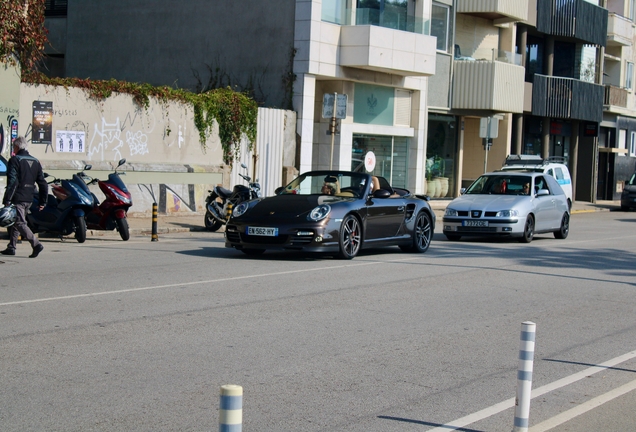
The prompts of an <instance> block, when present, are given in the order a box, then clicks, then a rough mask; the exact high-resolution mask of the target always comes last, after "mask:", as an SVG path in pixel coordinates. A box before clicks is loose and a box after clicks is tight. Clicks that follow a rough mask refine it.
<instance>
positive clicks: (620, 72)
mask: <svg viewBox="0 0 636 432" xmlns="http://www.w3.org/2000/svg"><path fill="white" fill-rule="evenodd" d="M607 10H608V12H609V16H608V23H607V46H606V47H605V53H604V58H603V60H604V62H603V83H604V84H605V99H604V101H603V121H602V122H601V127H600V132H599V142H598V151H599V153H598V175H597V188H596V198H597V199H599V200H617V199H620V195H621V192H622V187H623V184H624V181H625V180H626V179H628V178H629V177H630V176H631V175H632V173H633V172H634V170H636V94H635V93H634V89H635V86H634V63H635V62H636V50H635V44H636V40H635V39H634V38H635V37H636V32H634V26H635V22H636V21H635V19H636V1H635V0H608V1H607Z"/></svg>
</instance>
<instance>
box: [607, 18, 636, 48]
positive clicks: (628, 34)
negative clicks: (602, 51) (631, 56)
mask: <svg viewBox="0 0 636 432" xmlns="http://www.w3.org/2000/svg"><path fill="white" fill-rule="evenodd" d="M633 38H634V24H633V23H632V21H631V20H630V19H627V18H625V17H623V16H620V15H618V14H615V13H613V12H612V13H610V14H609V18H608V20H607V45H608V46H631V45H632V39H633Z"/></svg>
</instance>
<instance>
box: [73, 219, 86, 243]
mask: <svg viewBox="0 0 636 432" xmlns="http://www.w3.org/2000/svg"><path fill="white" fill-rule="evenodd" d="M75 240H77V242H78V243H84V242H85V241H86V220H85V219H84V216H77V217H76V218H75Z"/></svg>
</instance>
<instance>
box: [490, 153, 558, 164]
mask: <svg viewBox="0 0 636 432" xmlns="http://www.w3.org/2000/svg"><path fill="white" fill-rule="evenodd" d="M549 163H560V164H567V158H564V157H563V156H549V157H547V158H546V159H543V158H542V157H541V156H539V155H509V156H508V157H506V161H505V162H504V164H503V166H513V165H517V166H525V165H532V166H540V165H546V164H549Z"/></svg>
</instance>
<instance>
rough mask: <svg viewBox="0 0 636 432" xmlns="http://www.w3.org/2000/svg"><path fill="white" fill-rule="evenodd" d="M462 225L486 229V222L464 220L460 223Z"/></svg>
mask: <svg viewBox="0 0 636 432" xmlns="http://www.w3.org/2000/svg"><path fill="white" fill-rule="evenodd" d="M462 225H463V226H468V227H487V226H488V221H476V220H465V221H463V222H462Z"/></svg>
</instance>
